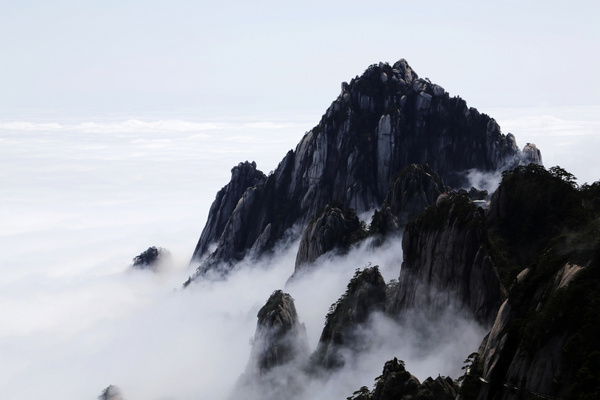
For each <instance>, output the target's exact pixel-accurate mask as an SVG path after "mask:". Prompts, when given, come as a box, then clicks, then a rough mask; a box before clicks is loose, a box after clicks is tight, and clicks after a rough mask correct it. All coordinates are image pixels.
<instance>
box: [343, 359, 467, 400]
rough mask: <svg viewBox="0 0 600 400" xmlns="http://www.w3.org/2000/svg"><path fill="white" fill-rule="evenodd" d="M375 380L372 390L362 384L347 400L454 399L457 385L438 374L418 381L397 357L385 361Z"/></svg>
mask: <svg viewBox="0 0 600 400" xmlns="http://www.w3.org/2000/svg"><path fill="white" fill-rule="evenodd" d="M375 381H376V384H375V389H373V391H371V392H369V390H368V388H367V387H366V386H363V387H362V388H361V389H360V390H358V391H356V392H354V395H353V396H351V397H348V400H431V399H435V400H454V399H455V398H456V395H457V393H458V386H457V385H456V383H454V381H452V379H450V378H443V377H441V376H438V377H437V378H436V379H432V378H427V379H426V380H425V381H423V383H420V382H419V380H418V379H417V378H416V377H415V376H413V375H411V373H410V372H408V371H407V370H406V368H405V367H404V363H403V362H402V361H398V359H397V358H394V359H393V360H390V361H388V362H386V363H385V365H384V367H383V372H382V374H381V376H380V377H379V378H377V379H376V380H375Z"/></svg>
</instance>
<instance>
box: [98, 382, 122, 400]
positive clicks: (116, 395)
mask: <svg viewBox="0 0 600 400" xmlns="http://www.w3.org/2000/svg"><path fill="white" fill-rule="evenodd" d="M98 399H99V400H123V395H122V394H121V390H120V389H119V388H118V387H117V386H115V385H110V386H108V387H107V388H106V389H104V390H103V391H102V393H101V394H100V396H98Z"/></svg>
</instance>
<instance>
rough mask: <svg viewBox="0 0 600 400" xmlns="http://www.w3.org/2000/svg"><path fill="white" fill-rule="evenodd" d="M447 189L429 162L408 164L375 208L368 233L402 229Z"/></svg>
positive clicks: (385, 232) (383, 232)
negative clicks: (380, 203) (379, 208)
mask: <svg viewBox="0 0 600 400" xmlns="http://www.w3.org/2000/svg"><path fill="white" fill-rule="evenodd" d="M446 190H447V189H446V188H445V186H444V183H443V182H442V179H441V178H440V177H439V176H438V174H437V173H435V171H433V170H432V169H431V168H430V167H429V165H427V164H424V165H420V164H410V165H407V166H406V167H404V168H403V169H402V171H400V173H399V174H398V175H397V176H396V177H395V178H394V180H393V181H392V184H391V185H390V189H389V191H388V194H387V196H386V198H385V200H384V202H383V204H382V206H381V210H375V213H374V215H373V219H372V221H371V226H370V232H371V233H379V234H387V233H392V232H396V231H400V230H401V229H404V227H405V226H406V224H407V223H408V221H410V220H411V219H412V218H414V217H416V216H417V215H419V214H420V213H422V212H423V211H424V210H425V208H427V206H429V205H430V204H433V203H435V201H436V200H437V198H438V197H439V195H440V194H442V193H445V192H446Z"/></svg>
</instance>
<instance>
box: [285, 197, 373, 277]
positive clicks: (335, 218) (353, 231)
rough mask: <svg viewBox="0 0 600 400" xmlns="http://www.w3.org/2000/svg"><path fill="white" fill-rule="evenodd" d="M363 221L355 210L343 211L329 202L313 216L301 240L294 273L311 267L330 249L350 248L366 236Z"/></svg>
mask: <svg viewBox="0 0 600 400" xmlns="http://www.w3.org/2000/svg"><path fill="white" fill-rule="evenodd" d="M364 236H366V232H364V230H363V228H362V226H361V223H360V221H359V219H358V217H357V215H356V212H355V211H354V210H352V209H349V210H346V211H342V210H340V209H339V208H337V207H335V206H330V205H327V206H325V208H324V209H323V212H321V213H320V214H319V215H318V216H317V217H315V218H314V219H312V220H311V221H310V222H309V223H308V225H306V228H305V229H304V232H303V233H302V238H301V239H300V245H299V247H298V254H297V256H296V266H295V269H294V274H297V273H299V272H300V271H301V270H302V269H306V268H308V265H309V264H311V263H313V262H314V261H315V260H316V259H317V258H319V257H320V256H322V255H323V254H325V253H326V252H328V251H330V250H334V249H335V250H339V251H341V252H344V251H347V250H348V249H349V247H350V245H351V244H353V243H355V242H356V241H358V240H360V239H362V238H364Z"/></svg>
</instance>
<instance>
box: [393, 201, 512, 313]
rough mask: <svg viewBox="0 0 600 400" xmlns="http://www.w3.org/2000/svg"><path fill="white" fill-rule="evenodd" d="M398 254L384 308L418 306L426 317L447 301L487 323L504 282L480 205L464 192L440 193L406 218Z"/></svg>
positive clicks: (399, 309)
mask: <svg viewBox="0 0 600 400" xmlns="http://www.w3.org/2000/svg"><path fill="white" fill-rule="evenodd" d="M402 249H403V251H404V260H403V262H402V268H401V270H400V277H399V279H398V286H397V289H396V291H395V294H394V295H393V297H392V299H391V300H390V304H391V305H390V306H389V313H390V314H392V315H400V318H401V319H403V317H402V314H403V313H405V312H406V311H408V310H410V309H412V308H418V310H419V311H420V312H424V313H425V314H426V315H429V316H430V317H432V318H435V317H436V316H437V315H439V313H440V312H441V311H442V310H444V309H445V308H446V307H448V306H449V305H454V306H456V307H457V308H466V309H467V310H469V312H470V313H471V314H472V315H473V316H475V318H476V319H477V320H478V321H479V322H482V323H488V324H490V323H491V322H492V321H493V319H494V317H495V315H496V311H497V310H498V308H499V306H500V304H501V302H502V300H503V297H504V293H503V291H504V288H503V286H502V283H501V282H500V278H499V276H498V274H497V272H496V269H495V267H494V263H493V260H492V258H491V256H490V243H489V239H488V235H487V228H486V219H485V213H484V210H483V209H481V208H479V207H477V206H476V205H475V204H474V203H473V202H472V201H471V200H470V199H469V197H468V196H467V195H465V194H457V193H453V194H450V195H441V196H440V197H439V198H438V200H437V202H436V203H435V205H432V206H430V207H429V208H427V209H426V210H425V212H423V213H422V214H421V215H419V216H418V217H417V218H416V219H415V220H413V221H411V222H410V223H409V224H408V225H407V227H406V230H405V231H404V236H403V239H402Z"/></svg>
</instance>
